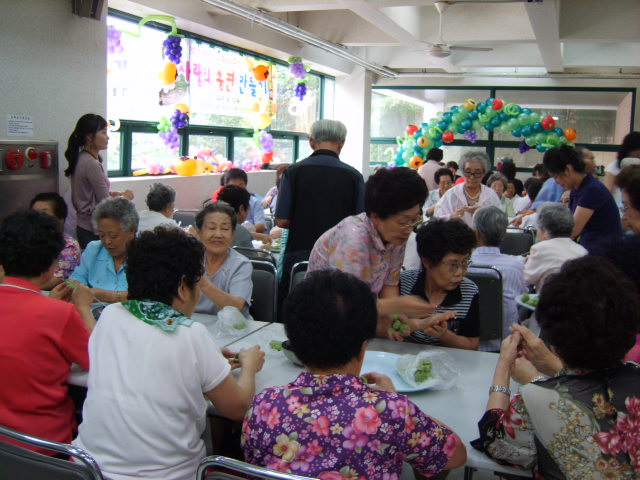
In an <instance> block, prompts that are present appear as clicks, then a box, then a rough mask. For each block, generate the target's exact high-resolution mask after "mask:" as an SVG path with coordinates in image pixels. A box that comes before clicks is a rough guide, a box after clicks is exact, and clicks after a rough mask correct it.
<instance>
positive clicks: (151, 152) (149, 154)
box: [131, 132, 179, 170]
mask: <svg viewBox="0 0 640 480" xmlns="http://www.w3.org/2000/svg"><path fill="white" fill-rule="evenodd" d="M131 143H132V148H131V150H132V151H131V170H139V169H141V168H148V166H149V165H156V164H161V165H163V166H164V167H168V166H169V165H172V164H173V163H175V162H176V161H177V160H178V156H179V153H178V150H176V151H175V152H173V151H171V150H168V149H167V148H166V147H165V146H164V142H163V141H162V139H161V138H160V137H159V136H158V134H157V133H143V132H135V133H133V135H132V139H131Z"/></svg>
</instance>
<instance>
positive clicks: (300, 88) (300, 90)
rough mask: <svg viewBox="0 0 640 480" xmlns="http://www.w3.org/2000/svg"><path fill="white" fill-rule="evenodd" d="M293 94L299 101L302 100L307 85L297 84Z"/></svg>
mask: <svg viewBox="0 0 640 480" xmlns="http://www.w3.org/2000/svg"><path fill="white" fill-rule="evenodd" d="M295 94H296V97H298V98H299V99H300V101H302V100H304V96H305V95H306V94H307V84H306V83H299V84H297V85H296V91H295Z"/></svg>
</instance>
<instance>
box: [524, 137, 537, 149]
mask: <svg viewBox="0 0 640 480" xmlns="http://www.w3.org/2000/svg"><path fill="white" fill-rule="evenodd" d="M524 142H525V143H526V144H527V145H529V146H530V147H535V146H536V141H535V139H534V138H533V136H531V137H527V138H525V139H524Z"/></svg>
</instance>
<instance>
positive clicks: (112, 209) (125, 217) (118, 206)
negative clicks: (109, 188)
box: [92, 197, 139, 232]
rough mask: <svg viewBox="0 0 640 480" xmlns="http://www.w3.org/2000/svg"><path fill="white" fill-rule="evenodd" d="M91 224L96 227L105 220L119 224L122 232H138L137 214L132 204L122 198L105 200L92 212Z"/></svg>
mask: <svg viewBox="0 0 640 480" xmlns="http://www.w3.org/2000/svg"><path fill="white" fill-rule="evenodd" d="M92 218H93V223H94V224H95V225H98V222H99V221H100V220H103V219H105V218H107V219H109V220H114V221H116V222H118V223H120V228H122V230H133V231H134V232H135V231H137V230H138V221H139V217H138V212H136V207H135V206H134V205H133V202H131V201H130V200H127V199H126V198H124V197H113V198H105V199H104V200H102V201H101V202H100V203H99V204H98V206H97V207H96V209H95V210H94V211H93V215H92Z"/></svg>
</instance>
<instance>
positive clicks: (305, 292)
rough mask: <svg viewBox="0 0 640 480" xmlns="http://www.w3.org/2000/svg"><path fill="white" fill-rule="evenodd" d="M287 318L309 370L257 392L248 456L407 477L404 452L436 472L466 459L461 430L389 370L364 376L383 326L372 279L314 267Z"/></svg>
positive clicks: (317, 472) (321, 472)
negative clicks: (412, 396)
mask: <svg viewBox="0 0 640 480" xmlns="http://www.w3.org/2000/svg"><path fill="white" fill-rule="evenodd" d="M284 321H285V329H286V332H287V336H288V337H289V342H290V344H291V349H292V350H293V352H294V353H295V354H296V356H297V357H298V358H299V359H300V361H301V362H302V363H304V365H305V366H306V371H304V372H302V373H301V374H300V375H298V377H297V378H296V379H295V380H294V381H293V382H291V383H290V384H288V385H285V386H281V387H271V388H267V389H265V390H263V391H262V392H260V393H259V394H258V395H257V396H256V397H255V398H254V400H253V403H252V407H251V410H249V412H248V413H247V416H246V419H245V422H244V424H243V431H242V443H243V449H244V454H245V459H246V460H247V461H248V462H250V463H253V464H256V465H263V466H266V467H269V468H272V469H274V470H280V471H283V472H288V473H293V474H297V475H304V476H305V477H313V478H319V479H324V480H333V479H344V478H354V479H355V478H361V479H362V478H367V479H369V480H387V479H398V478H399V477H400V475H401V472H402V462H403V461H406V462H408V463H409V464H410V465H411V466H412V467H413V468H414V469H415V470H416V471H417V472H418V473H421V474H424V475H425V476H432V475H434V474H436V473H438V472H439V471H440V470H442V469H446V470H448V469H451V468H454V467H456V466H458V465H462V464H463V463H464V462H465V460H466V450H465V447H464V444H463V443H462V441H461V440H460V438H459V437H458V436H457V435H456V434H455V433H453V432H452V431H451V430H450V429H449V428H448V427H446V426H445V425H443V424H442V423H440V422H438V421H437V420H434V419H432V418H430V417H428V416H427V415H425V414H424V413H423V412H421V411H420V409H419V408H418V407H417V406H416V405H415V404H414V403H412V402H411V401H410V400H409V398H408V397H407V396H405V395H400V394H398V393H396V391H395V388H394V386H393V383H392V382H391V380H390V379H389V378H388V377H386V376H385V375H381V374H379V373H365V374H364V378H366V381H365V380H363V378H362V377H361V376H360V373H361V372H360V369H361V367H362V363H363V360H364V354H365V349H366V347H367V342H368V341H369V340H370V339H371V338H373V337H374V336H375V333H376V306H375V297H374V295H373V294H372V293H371V291H370V290H369V288H368V286H367V285H366V284H365V283H363V282H361V281H359V280H358V279H356V278H354V277H353V276H351V275H347V274H345V273H342V272H340V271H337V270H325V271H319V272H313V273H312V274H310V275H309V276H307V277H306V278H305V280H304V281H303V282H302V283H300V284H299V285H298V286H297V287H296V288H295V289H294V290H293V292H292V293H291V295H290V297H289V298H288V299H287V301H286V304H285V312H284ZM336 326H339V328H336ZM416 438H417V439H419V441H416V440H415V439H416ZM426 446H428V447H426Z"/></svg>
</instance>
